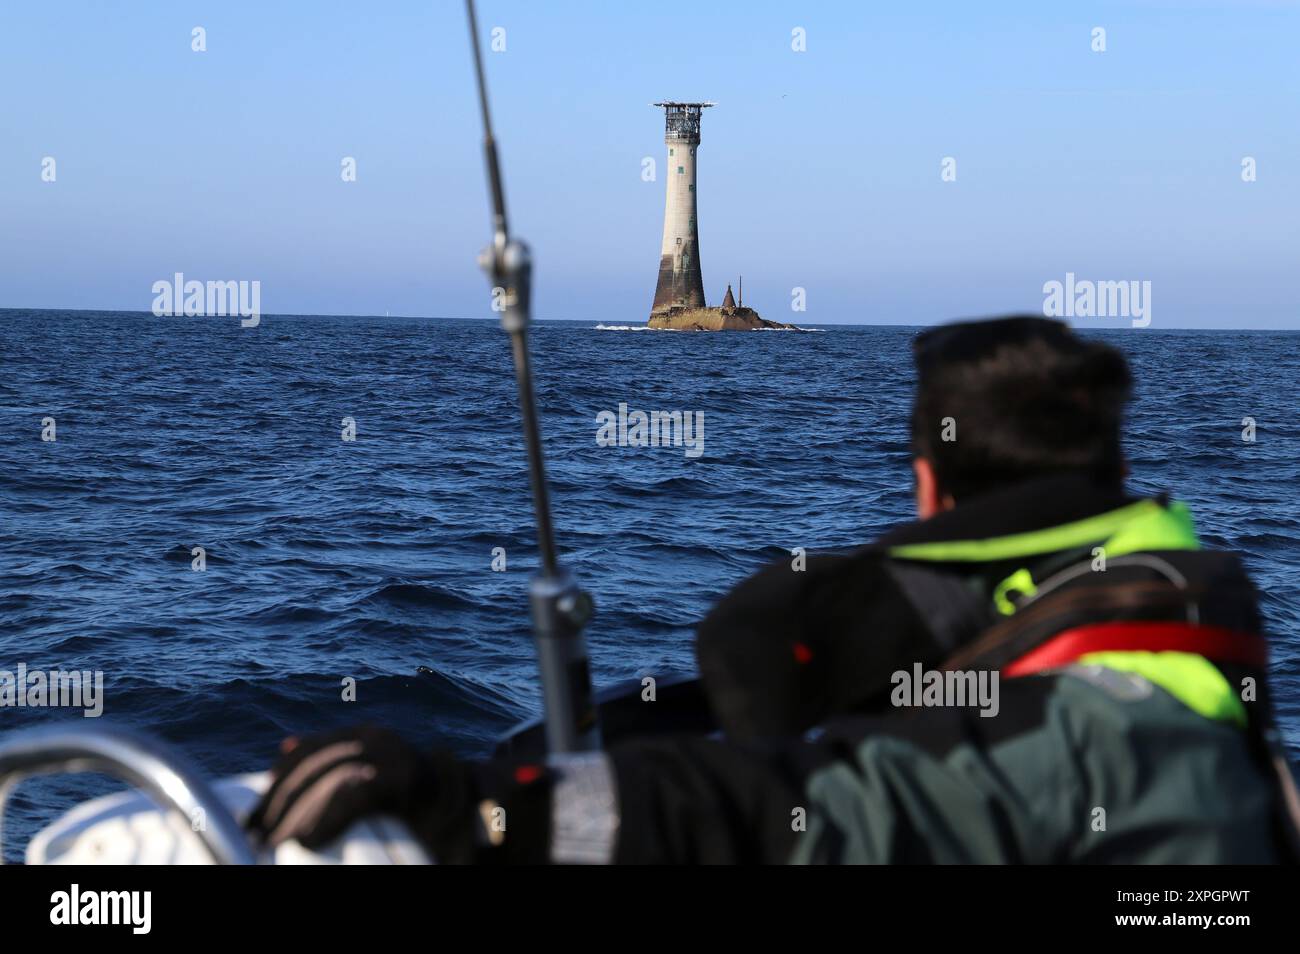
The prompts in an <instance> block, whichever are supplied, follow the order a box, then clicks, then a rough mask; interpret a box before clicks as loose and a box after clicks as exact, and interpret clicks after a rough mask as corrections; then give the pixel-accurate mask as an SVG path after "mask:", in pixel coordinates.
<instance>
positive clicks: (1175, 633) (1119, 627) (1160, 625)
mask: <svg viewBox="0 0 1300 954" xmlns="http://www.w3.org/2000/svg"><path fill="white" fill-rule="evenodd" d="M1143 650H1144V651H1146V652H1152V653H1159V652H1169V651H1174V652H1181V653H1195V654H1197V655H1198V656H1204V657H1205V658H1206V659H1209V660H1210V661H1211V662H1227V663H1242V664H1244V665H1247V666H1253V667H1254V668H1256V669H1264V668H1266V667H1267V666H1268V644H1267V643H1265V642H1264V637H1262V636H1259V635H1256V634H1254V633H1239V632H1237V631H1236V630H1232V629H1223V628H1221V627H1219V626H1196V625H1193V624H1192V623H1170V622H1148V621H1135V620H1128V621H1124V622H1118V623H1094V624H1093V625H1091V626H1079V627H1076V628H1075V629H1067V630H1065V631H1064V632H1063V633H1060V634H1059V635H1057V636H1053V637H1052V638H1051V639H1050V640H1048V641H1047V642H1045V643H1043V644H1042V645H1041V646H1039V647H1037V648H1035V649H1031V650H1030V651H1029V652H1027V653H1025V655H1023V656H1021V657H1020V658H1019V659H1017V660H1016V661H1015V662H1013V663H1011V664H1010V665H1008V666H1003V667H1002V675H1004V676H1006V677H1007V678H1011V677H1013V676H1027V675H1029V674H1030V673H1035V672H1041V671H1042V670H1044V669H1056V668H1058V667H1060V666H1068V665H1069V664H1070V663H1072V662H1074V661H1075V660H1076V659H1078V658H1079V657H1080V656H1086V655H1087V654H1088V653H1101V652H1135V651H1143Z"/></svg>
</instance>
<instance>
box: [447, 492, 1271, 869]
mask: <svg viewBox="0 0 1300 954" xmlns="http://www.w3.org/2000/svg"><path fill="white" fill-rule="evenodd" d="M1259 629H1260V626H1259V619H1258V614H1257V608H1256V599H1255V593H1254V590H1253V588H1252V587H1251V585H1250V583H1249V580H1248V579H1247V578H1246V576H1245V574H1244V572H1243V571H1242V570H1241V568H1240V566H1239V565H1238V563H1237V561H1236V560H1235V558H1233V557H1231V556H1229V555H1226V554H1215V553H1209V552H1206V551H1203V550H1201V549H1200V547H1199V544H1198V543H1197V542H1196V540H1195V536H1194V534H1193V533H1192V531H1191V526H1190V520H1189V518H1188V517H1187V515H1186V511H1185V509H1183V508H1181V507H1179V506H1178V505H1170V504H1167V503H1166V502H1165V501H1163V500H1152V501H1141V500H1135V499H1133V498H1128V497H1125V496H1124V495H1123V494H1122V493H1121V492H1120V491H1118V490H1110V489H1106V488H1098V487H1095V486H1092V485H1090V484H1088V483H1087V482H1086V481H1082V480H1078V479H1073V478H1058V479H1052V480H1046V481H1039V482H1036V483H1034V484H1031V485H1026V486H1022V487H1019V488H1013V489H1011V490H1009V491H1007V492H1005V493H999V494H996V495H990V496H988V497H985V498H981V499H977V500H974V501H971V502H969V503H964V504H963V505H961V506H959V507H957V508H956V509H954V510H952V511H950V512H948V513H945V514H942V515H940V516H937V517H935V518H933V519H931V520H927V521H923V522H916V523H911V524H907V525H904V526H903V527H900V528H899V529H897V530H896V531H894V532H892V533H890V534H888V535H887V536H886V537H884V538H883V539H882V540H880V541H879V542H878V543H876V544H873V545H872V546H870V547H867V548H865V549H863V550H861V551H859V552H857V553H854V554H850V555H844V556H828V557H820V558H812V559H810V560H809V561H808V563H807V565H806V567H805V566H801V565H800V564H798V562H797V561H794V560H792V561H782V562H780V563H778V564H775V565H773V566H771V567H768V568H767V569H765V570H762V571H760V572H759V573H757V574H755V575H754V576H753V577H751V578H749V579H748V580H746V581H745V582H743V583H741V584H740V585H739V586H738V587H736V589H735V590H734V591H732V592H731V593H730V594H729V595H728V596H727V597H726V598H724V599H723V600H722V601H721V602H720V603H719V604H718V605H717V606H716V607H715V609H714V610H713V611H712V612H711V613H710V614H709V616H708V618H707V619H706V620H705V621H704V623H703V624H702V625H701V627H700V630H699V634H698V658H699V664H700V671H701V677H702V680H703V683H704V687H705V690H706V692H707V693H708V696H709V700H710V703H711V705H712V706H713V708H714V711H715V713H716V715H717V717H718V719H719V722H720V724H721V725H722V726H723V728H724V730H725V736H722V737H711V738H702V737H691V736H677V737H673V736H670V737H664V738H653V739H644V740H633V741H630V742H625V743H622V744H618V745H615V746H613V747H611V748H610V749H609V750H608V751H607V752H604V753H595V754H592V755H584V756H575V757H567V758H559V759H552V760H550V761H549V763H548V764H547V765H546V766H544V767H540V768H541V770H540V771H534V770H532V766H523V765H519V764H517V763H515V762H510V761H506V760H494V761H492V762H489V763H486V764H483V765H481V766H479V767H478V768H477V769H475V770H474V778H473V782H472V788H473V790H474V792H475V793H476V794H475V797H476V799H477V800H478V804H479V807H480V808H482V806H483V805H484V804H486V805H496V806H500V807H504V808H505V809H506V817H508V818H510V819H511V822H510V823H509V824H508V826H507V828H506V831H505V832H504V834H503V835H502V834H501V833H498V834H497V835H495V836H487V835H486V834H485V836H484V838H483V839H481V841H480V844H479V845H478V847H476V848H473V849H472V850H471V849H469V848H468V847H467V846H465V845H463V844H461V845H459V846H456V847H453V846H450V845H446V846H442V848H441V849H440V850H441V851H442V852H443V854H444V856H445V857H446V858H447V860H471V858H470V856H471V855H472V857H473V859H474V860H492V859H498V860H526V861H609V860H613V861H619V862H631V863H638V862H650V863H659V862H706V863H707V862H788V861H798V862H931V861H933V862H1097V861H1103V862H1215V863H1226V862H1270V861H1276V860H1279V859H1281V858H1282V857H1283V856H1284V854H1285V848H1284V846H1285V845H1286V822H1285V819H1284V816H1283V812H1282V808H1281V803H1282V798H1281V796H1280V789H1279V785H1280V784H1281V783H1280V782H1279V779H1278V777H1277V775H1276V774H1275V772H1276V769H1277V763H1276V762H1275V761H1274V756H1275V755H1276V747H1275V745H1274V744H1273V738H1272V735H1271V728H1272V718H1271V715H1270V713H1269V708H1268V707H1269V702H1268V693H1267V681H1266V671H1265V670H1266V664H1265V661H1264V660H1263V659H1262V658H1261V652H1262V650H1261V645H1262V644H1260V642H1259V635H1258V634H1259ZM1062 634H1065V636H1064V637H1063V635H1062ZM1099 634H1100V635H1099ZM1170 634H1173V635H1170ZM1180 634H1181V635H1180ZM1206 634H1208V635H1206ZM1202 636H1205V638H1204V639H1201V637H1202ZM1075 637H1078V638H1077V639H1076V638H1075ZM1072 639H1073V640H1074V642H1071V640H1072ZM1186 639H1191V640H1192V642H1188V643H1184V642H1179V640H1186ZM1198 639H1201V642H1197V640H1198ZM1080 640H1082V642H1081V643H1080ZM1098 640H1100V642H1098ZM1108 640H1109V642H1108ZM1144 640H1147V641H1149V643H1148V642H1143V641H1144ZM1162 640H1163V641H1162ZM1171 640H1172V641H1171ZM1076 644H1080V645H1082V646H1083V647H1084V649H1085V650H1087V649H1088V647H1089V646H1091V647H1092V650H1090V651H1087V652H1083V651H1080V652H1075V653H1074V655H1073V656H1071V655H1070V650H1069V646H1071V645H1075V648H1076V649H1077V648H1078V646H1077V645H1076ZM1202 644H1203V645H1204V646H1205V647H1211V648H1210V649H1205V650H1204V651H1201V648H1202ZM1206 652H1209V653H1211V655H1213V656H1214V657H1215V658H1213V659H1211V658H1208V657H1207V655H1205V653H1206ZM1062 653H1064V655H1062ZM1044 659H1047V660H1049V661H1050V660H1051V659H1056V660H1058V663H1057V664H1052V665H1047V664H1045V663H1042V662H1041V661H1042V660H1044ZM1034 660H1039V662H1034ZM1027 666H1028V668H1027ZM1034 666H1037V668H1033V667H1034ZM934 673H938V674H939V675H938V677H937V678H936V677H935V676H934V675H932V674H934ZM922 677H923V678H922ZM981 678H982V679H983V680H984V682H983V683H979V679H981ZM977 684H978V685H982V687H983V689H984V690H985V692H984V694H983V695H982V696H981V695H980V694H979V693H978V692H976V689H975V687H976V685H977ZM922 685H925V686H926V687H928V688H927V691H928V690H929V689H933V690H934V694H933V695H932V697H927V696H926V695H925V693H923V692H922V690H921V688H920V687H921V686H922ZM963 687H965V688H967V689H969V690H970V691H969V693H967V694H963V693H962V688H963ZM945 692H946V693H947V694H946V695H945ZM954 693H955V695H954ZM1288 780H1289V776H1288ZM467 852H468V853H469V854H468V855H467V854H466V853H467ZM458 855H459V856H460V857H457V856H458Z"/></svg>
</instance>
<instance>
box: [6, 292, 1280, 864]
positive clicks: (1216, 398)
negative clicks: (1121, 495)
mask: <svg viewBox="0 0 1300 954" xmlns="http://www.w3.org/2000/svg"><path fill="white" fill-rule="evenodd" d="M0 333H2V334H3V339H2V343H0V669H8V670H13V669H15V668H16V667H17V665H18V663H19V662H26V663H27V664H28V666H29V667H31V668H38V667H39V668H44V669H49V668H56V667H61V668H67V669H72V668H75V669H79V670H80V669H84V670H95V669H100V670H103V671H104V674H105V683H106V685H105V696H106V698H105V714H104V719H105V720H109V719H111V720H113V721H115V722H119V723H126V724H130V725H135V726H141V727H146V728H148V729H150V730H152V731H154V732H157V733H159V734H161V735H162V736H163V737H165V738H166V739H168V740H170V741H172V742H174V743H177V744H178V745H180V746H181V747H182V748H183V749H184V750H185V751H186V752H187V753H189V754H190V755H191V756H192V757H193V758H194V759H196V760H197V761H199V762H200V764H202V765H203V766H204V767H205V768H207V769H208V770H210V771H211V772H214V773H230V772H235V771H242V770H248V769H255V768H260V767H263V766H265V765H266V764H267V763H268V761H269V760H270V759H271V758H272V757H273V754H274V750H275V745H276V743H277V741H278V740H279V739H280V738H281V737H282V736H283V735H285V734H287V733H290V732H299V731H303V730H308V729H313V728H317V729H319V728H325V727H335V726H344V725H349V724H353V723H356V722H360V721H372V722H378V723H385V724H390V725H394V726H398V727H400V728H401V729H403V730H405V731H406V732H407V733H408V734H409V735H411V736H412V737H413V738H415V739H417V740H419V741H421V742H424V743H434V742H438V743H442V744H446V745H450V746H452V747H454V748H455V749H457V750H459V751H462V752H465V753H475V752H482V751H484V750H485V749H486V748H487V747H488V746H489V745H490V743H491V740H492V739H493V738H494V737H495V736H496V735H497V734H498V733H499V732H501V731H502V730H504V729H506V728H507V727H509V726H510V725H511V724H512V723H514V722H516V721H517V720H519V719H521V718H524V717H527V716H529V715H532V714H534V713H535V712H536V711H537V708H538V686H537V682H536V678H535V676H534V672H533V665H532V648H531V644H530V637H529V629H528V618H527V607H526V601H525V592H526V583H527V578H528V575H529V573H530V572H531V571H532V570H533V569H534V567H535V548H534V537H533V532H532V523H531V511H530V508H529V500H528V496H527V482H526V473H525V470H524V456H523V448H522V444H521V440H520V434H519V422H518V413H517V404H516V400H515V395H514V379H513V373H512V369H511V364H510V356H509V348H508V345H507V341H506V339H505V336H504V333H503V332H501V331H500V329H499V328H498V327H497V326H496V324H495V323H492V322H477V321H445V320H432V319H383V318H328V317H292V316H285V317H281V316H268V317H265V318H263V320H262V323H261V325H260V327H257V328H252V329H243V328H240V327H239V323H238V321H237V320H236V319H226V318H154V317H152V316H151V315H145V314H124V313H98V312H50V311H14V310H10V311H0ZM914 333H915V329H911V328H901V327H854V328H830V329H827V330H825V331H822V332H821V333H816V334H792V333H736V334H718V335H708V334H700V335H690V334H676V333H669V332H644V331H643V332H629V331H615V330H598V329H597V328H594V327H592V326H591V325H590V324H581V323H567V322H557V323H543V324H541V325H540V326H539V327H537V328H536V330H535V333H534V335H533V346H534V354H535V357H536V369H537V373H538V379H539V386H540V406H541V411H542V414H543V415H544V429H545V436H546V445H547V452H548V455H549V457H548V460H549V464H550V477H551V486H552V489H553V491H554V495H555V500H554V505H555V511H556V515H557V529H558V534H559V539H560V544H561V547H562V550H563V553H564V558H565V560H566V561H567V562H568V563H569V564H570V565H571V567H572V568H573V569H574V570H575V572H576V573H577V574H578V575H579V577H580V578H581V580H582V581H583V583H584V584H585V585H586V586H587V588H588V589H590V590H591V591H592V592H593V594H594V595H595V598H596V600H597V605H598V615H597V617H596V619H595V621H594V622H593V624H592V626H591V628H590V631H589V637H590V643H591V650H592V657H593V660H592V661H593V666H594V671H595V675H596V679H597V681H598V683H610V682H613V681H617V680H621V679H627V678H629V677H637V676H642V675H647V674H650V675H666V674H668V673H671V672H680V671H689V670H691V669H692V667H693V662H692V653H691V635H692V631H693V627H694V624H695V622H696V621H697V620H698V619H699V618H700V616H701V615H702V614H703V613H704V612H705V611H706V609H707V608H708V606H709V605H710V603H711V602H712V601H713V600H715V599H716V598H717V597H718V596H720V595H721V594H722V593H723V592H724V591H725V590H726V589H727V588H728V587H730V586H731V585H732V584H734V583H736V582H737V581H738V580H740V579H741V578H742V577H744V576H745V575H746V574H747V573H749V572H750V571H752V570H754V569H755V568H757V567H758V566H760V565H761V564H763V563H764V562H766V561H768V560H771V559H774V558H776V557H778V556H780V555H782V554H785V553H787V552H788V550H789V548H792V547H796V546H802V547H807V548H810V549H829V548H845V547H852V546H854V545H857V544H860V543H863V542H865V541H867V540H869V539H870V538H872V537H874V536H875V535H877V534H879V533H880V532H881V531H882V530H884V529H885V528H886V527H888V526H890V525H891V524H893V523H895V522H897V521H899V520H903V519H907V518H908V517H909V511H910V506H911V497H910V490H909V469H908V460H909V458H908V448H907V413H908V402H909V387H910V380H911V379H910V366H909V358H908V342H909V339H910V338H911V337H912V335H913V334H914ZM1105 337H1106V338H1107V339H1108V340H1110V341H1112V342H1113V343H1115V344H1116V345H1118V346H1120V347H1121V348H1123V349H1124V350H1125V351H1126V352H1127V353H1128V354H1129V356H1130V358H1131V360H1132V362H1133V365H1134V368H1135V371H1136V374H1137V377H1138V380H1139V394H1138V399H1137V402H1136V404H1135V406H1134V410H1133V414H1132V418H1131V425H1130V428H1129V434H1128V450H1129V453H1130V456H1131V460H1132V468H1133V473H1134V479H1133V482H1132V483H1133V486H1134V488H1135V489H1137V490H1140V491H1154V490H1158V489H1168V490H1171V491H1173V492H1175V493H1176V494H1178V495H1179V496H1181V497H1183V498H1184V499H1186V500H1188V501H1189V502H1190V503H1191V504H1192V506H1193V510H1194V513H1195V514H1196V515H1197V518H1198V523H1199V529H1200V532H1201V534H1202V537H1203V539H1205V540H1206V541H1207V543H1209V544H1210V545H1214V546H1222V547H1232V548H1234V549H1237V550H1239V551H1241V552H1242V553H1243V554H1244V555H1245V557H1246V559H1247V561H1248V563H1249V565H1250V567H1251V569H1252V571H1253V573H1254V575H1255V578H1256V580H1257V582H1258V584H1259V585H1260V587H1261V588H1262V590H1263V591H1264V594H1265V597H1264V608H1265V612H1266V615H1267V618H1268V620H1269V623H1270V626H1271V631H1272V633H1273V635H1274V669H1275V672H1276V678H1277V680H1278V687H1277V690H1276V691H1277V695H1278V697H1279V700H1280V703H1281V705H1280V709H1281V713H1280V714H1281V718H1282V721H1283V723H1284V727H1285V728H1286V730H1287V733H1288V736H1289V740H1290V743H1291V745H1292V746H1293V747H1295V746H1297V745H1298V744H1300V583H1298V582H1297V581H1298V580H1300V572H1298V571H1300V542H1298V539H1297V538H1298V537H1300V424H1298V423H1297V422H1300V395H1298V394H1297V381H1298V380H1300V334H1297V333H1273V332H1247V333H1235V332H1160V331H1155V330H1150V329H1132V330H1125V331H1119V332H1109V333H1106V334H1105ZM620 402H626V403H627V404H628V405H629V406H630V408H632V409H644V410H650V409H663V410H674V409H677V410H684V411H703V412H704V417H705V431H704V453H703V455H702V456H700V457H699V458H697V459H690V458H688V457H687V456H686V454H685V452H684V449H683V448H671V447H669V448H644V449H641V448H608V447H598V446H597V445H596V441H595V434H596V415H597V414H598V413H599V412H600V411H603V410H616V409H617V408H618V405H619V403H620ZM47 416H49V417H53V418H55V421H56V427H57V441H55V442H53V443H49V442H43V441H42V440H41V429H42V428H41V422H42V419H43V418H45V417H47ZM344 417H352V418H354V419H355V421H356V440H355V441H354V442H345V441H343V440H342V439H341V431H342V423H341V422H342V419H343V418H344ZM1245 417H1252V418H1254V419H1255V420H1256V422H1257V426H1258V439H1257V441H1256V442H1255V443H1245V442H1243V441H1242V440H1241V430H1242V419H1243V418H1245ZM199 546H201V547H204V548H205V549H206V553H207V568H206V570H204V571H202V572H196V571H194V570H193V569H192V568H191V560H192V557H191V550H192V548H193V547H199ZM494 547H503V548H504V549H505V551H506V560H507V570H506V571H505V572H494V571H493V569H492V550H493V548H494ZM419 666H427V667H429V668H430V669H432V670H433V674H432V675H417V672H416V668H417V667H419ZM345 678H352V679H355V680H356V681H357V690H356V695H357V699H356V701H355V702H344V701H342V693H343V688H342V681H343V680H344V679H345ZM80 718H81V717H80V714H79V713H78V712H69V711H67V710H51V709H46V710H35V709H21V710H19V709H0V733H4V732H7V731H9V730H12V729H14V728H21V727H24V726H28V725H34V724H37V723H39V722H41V721H44V720H49V719H69V720H80ZM97 790H98V789H97ZM84 791H85V789H84V788H81V787H79V786H78V785H77V784H75V783H73V782H70V781H67V780H63V781H59V782H45V781H42V782H33V783H28V784H27V785H25V786H23V787H22V788H21V789H20V790H19V793H18V796H17V798H16V799H15V802H14V806H13V815H12V816H11V825H10V831H11V832H16V833H17V835H18V836H19V837H20V838H25V835H27V834H30V832H31V831H32V830H33V828H34V827H35V825H36V824H37V823H39V822H40V821H43V820H47V819H49V818H51V817H52V816H53V815H54V814H56V813H57V812H58V811H61V810H62V809H64V808H66V807H67V806H68V805H69V804H70V803H71V801H70V800H71V799H73V798H74V797H75V795H76V794H77V793H84ZM11 844H12V837H11ZM7 854H9V855H10V856H11V857H12V856H13V849H12V848H11V849H9V850H8V851H7Z"/></svg>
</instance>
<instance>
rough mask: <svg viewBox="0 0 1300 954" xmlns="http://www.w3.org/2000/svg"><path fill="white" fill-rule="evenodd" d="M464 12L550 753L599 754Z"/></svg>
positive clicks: (525, 284)
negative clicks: (505, 340) (526, 509)
mask: <svg viewBox="0 0 1300 954" xmlns="http://www.w3.org/2000/svg"><path fill="white" fill-rule="evenodd" d="M465 9H466V11H467V13H468V14H469V38H470V46H471V48H472V49H473V50H474V73H475V77H476V79H477V80H478V101H479V106H480V108H481V109H482V112H483V157H484V161H485V163H486V165H487V175H488V187H489V189H490V190H491V193H492V244H491V245H490V246H488V247H487V248H485V249H484V250H483V251H482V252H481V253H480V254H479V260H478V261H479V267H481V268H482V269H483V271H485V272H486V273H487V275H488V279H489V281H491V283H492V298H493V308H497V309H500V311H501V327H503V328H504V329H505V330H506V331H507V332H508V333H509V335H510V345H511V350H512V351H513V352H514V361H515V381H516V384H517V386H518V390H519V410H520V413H521V415H522V417H523V428H524V446H525V448H526V449H527V453H528V480H529V483H530V484H531V486H532V493H533V511H534V513H535V514H536V517H537V547H538V549H539V551H540V552H541V569H540V570H538V571H537V573H535V574H534V575H533V577H532V580H531V581H530V582H529V585H528V598H529V604H530V606H531V608H532V617H533V641H534V643H535V644H536V646H537V666H538V670H539V672H540V674H541V679H542V703H543V707H544V712H545V714H546V748H547V750H548V751H549V752H552V753H563V752H579V751H585V750H589V749H598V748H600V728H599V726H598V724H597V721H596V709H595V706H594V704H593V703H592V697H591V672H590V667H589V666H588V663H587V645H586V641H585V640H584V639H583V635H582V629H583V627H584V626H585V625H586V624H587V621H588V620H589V619H590V618H591V614H592V601H591V597H590V596H589V595H588V594H587V593H585V592H584V591H583V590H582V589H581V588H580V587H579V586H578V584H577V581H576V580H575V579H574V577H573V574H571V573H569V571H568V570H566V569H564V568H563V567H562V566H560V561H559V557H558V556H557V555H556V549H555V532H554V529H553V527H552V524H551V501H550V495H549V493H548V491H547V488H546V463H545V461H544V459H543V456H542V437H541V430H540V428H539V427H538V423H537V401H536V397H535V395H534V392H533V375H532V367H531V364H530V362H529V359H528V324H529V321H530V320H531V312H532V300H531V291H532V272H533V263H532V257H531V255H530V253H529V251H528V246H527V245H525V244H524V243H523V242H521V241H519V240H518V239H512V238H511V237H510V229H509V225H508V222H507V219H506V198H505V192H504V190H503V189H502V186H501V164H500V162H499V160H498V159H497V146H496V140H495V139H494V138H493V136H492V115H491V112H490V110H489V109H488V95H487V81H486V80H485V79H484V75H483V54H482V52H481V51H480V50H479V42H478V18H477V16H476V15H475V12H474V0H465Z"/></svg>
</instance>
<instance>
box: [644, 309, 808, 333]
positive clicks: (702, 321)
mask: <svg viewBox="0 0 1300 954" xmlns="http://www.w3.org/2000/svg"><path fill="white" fill-rule="evenodd" d="M646 327H648V328H671V329H673V330H675V331H754V330H756V329H758V328H773V329H778V330H782V331H798V330H799V329H798V328H796V327H795V326H794V325H783V324H781V322H779V321H768V320H767V319H766V318H760V317H759V314H758V312H756V311H755V310H754V309H753V308H735V307H728V308H671V309H669V310H668V311H665V312H661V313H659V314H657V315H651V316H650V320H649V321H648V322H646Z"/></svg>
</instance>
